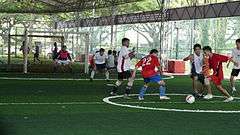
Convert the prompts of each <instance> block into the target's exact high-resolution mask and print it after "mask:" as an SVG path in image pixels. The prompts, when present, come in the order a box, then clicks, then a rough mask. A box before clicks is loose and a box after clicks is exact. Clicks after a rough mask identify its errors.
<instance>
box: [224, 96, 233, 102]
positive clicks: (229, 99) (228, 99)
mask: <svg viewBox="0 0 240 135" xmlns="http://www.w3.org/2000/svg"><path fill="white" fill-rule="evenodd" d="M231 101H233V97H229V98H227V99H225V100H224V101H223V102H225V103H227V102H231Z"/></svg>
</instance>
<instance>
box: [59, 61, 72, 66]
mask: <svg viewBox="0 0 240 135" xmlns="http://www.w3.org/2000/svg"><path fill="white" fill-rule="evenodd" d="M57 64H59V65H68V64H70V60H57Z"/></svg>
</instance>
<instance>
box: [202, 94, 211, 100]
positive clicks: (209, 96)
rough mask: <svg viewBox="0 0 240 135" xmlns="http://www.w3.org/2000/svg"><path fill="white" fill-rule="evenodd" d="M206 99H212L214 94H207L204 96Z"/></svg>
mask: <svg viewBox="0 0 240 135" xmlns="http://www.w3.org/2000/svg"><path fill="white" fill-rule="evenodd" d="M203 98H204V99H207V100H208V99H212V98H213V95H212V94H207V95H206V96H204V97H203Z"/></svg>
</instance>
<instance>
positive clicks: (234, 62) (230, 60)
mask: <svg viewBox="0 0 240 135" xmlns="http://www.w3.org/2000/svg"><path fill="white" fill-rule="evenodd" d="M230 62H232V63H233V64H234V65H235V66H237V67H238V66H239V63H238V62H237V61H235V60H234V59H233V57H231V58H229V61H228V65H227V67H228V66H229V63H230Z"/></svg>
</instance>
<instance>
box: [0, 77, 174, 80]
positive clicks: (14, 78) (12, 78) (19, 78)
mask: <svg viewBox="0 0 240 135" xmlns="http://www.w3.org/2000/svg"><path fill="white" fill-rule="evenodd" d="M173 78H174V76H167V77H164V78H163V79H164V80H169V79H173ZM0 79H2V80H37V81H41V80H43V81H45V80H47V81H48V80H52V81H85V80H89V79H88V78H86V79H74V78H27V77H26V78H24V77H0ZM93 80H94V81H95V80H96V81H102V80H106V79H93ZM109 80H117V79H109ZM134 80H143V79H142V78H138V79H134Z"/></svg>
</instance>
